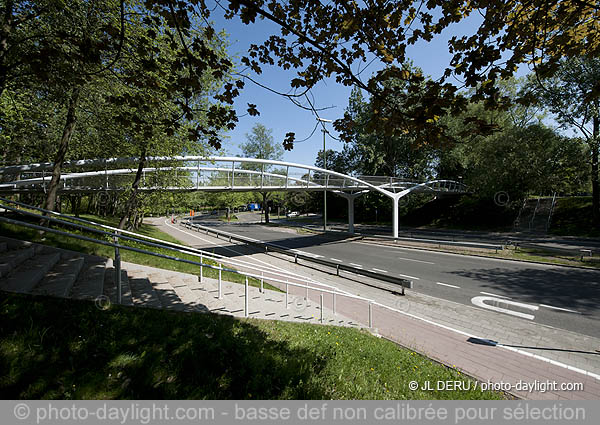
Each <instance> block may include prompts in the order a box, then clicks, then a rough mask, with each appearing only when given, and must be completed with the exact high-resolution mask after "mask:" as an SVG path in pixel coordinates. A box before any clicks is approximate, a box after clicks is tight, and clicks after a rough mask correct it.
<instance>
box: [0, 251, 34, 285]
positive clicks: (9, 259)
mask: <svg viewBox="0 0 600 425" xmlns="http://www.w3.org/2000/svg"><path fill="white" fill-rule="evenodd" d="M34 255H35V248H33V247H32V246H29V247H27V248H21V249H15V250H12V251H8V252H6V253H4V254H2V255H1V256H0V278H3V277H6V276H7V275H8V274H9V273H10V272H11V271H12V270H13V269H15V268H17V267H18V266H19V265H20V264H21V263H22V262H24V261H27V260H29V259H30V258H33V256H34Z"/></svg>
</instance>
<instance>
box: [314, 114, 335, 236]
mask: <svg viewBox="0 0 600 425" xmlns="http://www.w3.org/2000/svg"><path fill="white" fill-rule="evenodd" d="M317 121H321V122H333V121H331V120H326V119H325V118H319V117H317ZM322 131H323V169H325V170H326V169H327V150H326V149H325V135H326V134H327V130H326V129H325V125H323V130H322ZM325 182H327V176H325ZM323 231H324V232H327V189H323Z"/></svg>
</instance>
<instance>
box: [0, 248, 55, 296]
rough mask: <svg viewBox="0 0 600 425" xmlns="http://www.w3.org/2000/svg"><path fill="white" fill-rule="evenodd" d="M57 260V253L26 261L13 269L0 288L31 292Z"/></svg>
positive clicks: (38, 256)
mask: <svg viewBox="0 0 600 425" xmlns="http://www.w3.org/2000/svg"><path fill="white" fill-rule="evenodd" d="M59 260H60V254H59V253H58V252H55V253H52V254H44V255H36V256H35V258H34V259H33V260H32V261H28V262H27V263H25V264H24V265H22V266H21V267H19V268H18V269H15V270H14V271H13V273H11V274H10V276H8V277H7V278H6V279H5V280H4V281H3V282H2V283H0V288H1V289H3V290H5V291H10V292H21V293H27V292H31V290H32V289H33V288H34V287H35V285H37V284H38V282H40V281H41V280H42V279H43V277H44V275H45V274H46V273H48V271H49V270H50V269H52V267H54V265H55V264H56V263H58V261H59Z"/></svg>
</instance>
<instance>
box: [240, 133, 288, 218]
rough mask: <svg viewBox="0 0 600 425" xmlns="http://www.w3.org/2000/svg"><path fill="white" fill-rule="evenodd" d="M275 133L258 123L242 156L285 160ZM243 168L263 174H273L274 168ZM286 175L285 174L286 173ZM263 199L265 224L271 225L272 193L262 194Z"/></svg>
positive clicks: (254, 166)
mask: <svg viewBox="0 0 600 425" xmlns="http://www.w3.org/2000/svg"><path fill="white" fill-rule="evenodd" d="M272 133H273V131H272V130H271V129H268V128H267V127H265V126H264V125H262V124H260V123H257V124H255V125H254V127H252V131H251V132H250V133H247V134H246V142H244V143H242V144H241V145H240V149H241V150H242V155H243V156H244V157H246V158H256V159H267V160H273V161H280V160H281V159H282V158H283V147H282V146H281V145H280V144H277V143H275V140H274V139H273V135H272ZM243 168H245V169H250V170H254V171H261V172H273V171H272V169H273V167H272V166H269V165H257V164H244V165H243ZM284 174H285V173H284ZM261 194H262V198H263V203H262V205H263V211H264V212H265V223H269V209H270V207H269V198H270V197H271V193H270V192H261Z"/></svg>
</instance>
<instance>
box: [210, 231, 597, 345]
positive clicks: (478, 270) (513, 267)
mask: <svg viewBox="0 0 600 425" xmlns="http://www.w3.org/2000/svg"><path fill="white" fill-rule="evenodd" d="M203 224H206V225H213V226H218V227H219V228H220V229H222V230H223V231H227V232H231V233H235V234H239V235H242V236H246V237H249V238H254V239H258V240H262V241H266V242H270V243H273V244H276V245H277V246H279V247H282V248H287V249H292V250H297V252H299V253H304V254H307V255H312V256H315V257H318V258H323V259H327V260H330V261H334V262H339V263H344V264H349V265H353V266H355V267H361V268H364V269H367V270H372V271H375V272H379V273H385V274H390V275H395V276H400V277H404V278H407V279H411V280H413V282H414V290H415V291H418V292H421V293H424V294H427V295H431V296H434V297H438V298H443V299H446V300H450V301H455V302H458V303H462V304H467V305H477V306H479V307H481V308H488V309H489V307H488V305H489V304H495V306H496V307H499V308H505V309H508V312H507V314H513V315H520V317H523V320H534V321H535V322H537V323H543V324H546V325H550V326H554V327H557V328H560V329H567V330H571V331H574V332H578V333H581V334H585V335H590V336H594V337H600V271H596V270H586V269H579V268H569V267H561V266H553V265H544V264H534V263H524V262H518V261H508V260H499V259H490V258H482V257H474V256H465V255H457V254H449V253H438V252H431V251H423V250H417V249H411V248H400V247H388V246H380V245H373V244H370V243H364V242H360V241H351V240H348V239H347V238H345V237H344V236H342V235H330V236H326V237H324V236H322V235H300V234H297V233H295V232H293V231H289V230H286V229H278V228H270V227H266V226H260V225H252V224H226V223H218V224H217V223H215V222H208V221H207V222H204V223H203ZM480 297H491V299H490V298H488V299H481V298H480ZM484 301H485V302H484ZM482 302H484V303H483V305H482V304H481V303H482ZM498 303H500V304H498ZM511 303H518V304H511ZM519 304H526V305H519Z"/></svg>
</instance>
